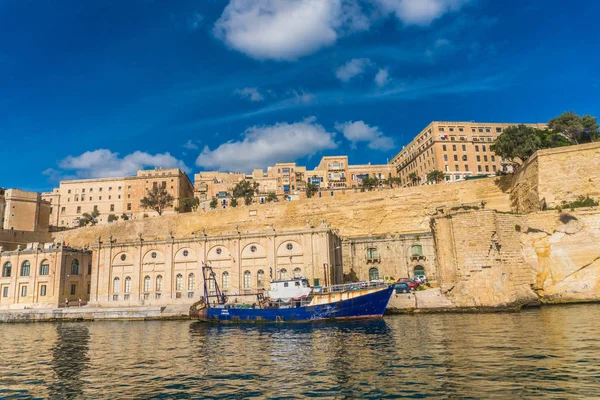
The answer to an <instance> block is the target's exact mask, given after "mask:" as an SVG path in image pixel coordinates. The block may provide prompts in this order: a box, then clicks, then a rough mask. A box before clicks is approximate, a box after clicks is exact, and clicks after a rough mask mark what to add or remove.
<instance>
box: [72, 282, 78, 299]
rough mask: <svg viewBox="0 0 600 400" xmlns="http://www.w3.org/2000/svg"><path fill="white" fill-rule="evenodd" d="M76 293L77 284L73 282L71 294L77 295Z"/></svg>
mask: <svg viewBox="0 0 600 400" xmlns="http://www.w3.org/2000/svg"><path fill="white" fill-rule="evenodd" d="M75 293H77V285H76V284H74V283H73V284H71V296H73V295H75Z"/></svg>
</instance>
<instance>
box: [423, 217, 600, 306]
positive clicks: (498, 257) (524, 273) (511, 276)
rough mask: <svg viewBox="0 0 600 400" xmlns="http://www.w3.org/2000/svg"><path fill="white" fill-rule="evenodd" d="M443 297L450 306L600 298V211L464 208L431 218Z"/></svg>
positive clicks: (556, 301)
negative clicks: (527, 211) (517, 211)
mask: <svg viewBox="0 0 600 400" xmlns="http://www.w3.org/2000/svg"><path fill="white" fill-rule="evenodd" d="M432 227H433V234H434V238H435V243H436V250H437V261H438V265H437V268H438V271H437V277H438V284H439V287H440V289H441V292H442V299H443V300H444V301H446V300H449V301H450V303H451V304H452V306H451V307H448V305H447V304H446V305H444V308H455V307H458V308H462V307H467V308H470V307H483V308H489V307H520V306H522V305H526V304H536V303H538V302H541V303H568V302H579V301H599V300H600V246H598V243H600V209H599V208H597V207H596V208H590V209H579V210H576V211H574V212H571V213H569V214H564V213H562V214H561V213H558V212H556V211H545V212H538V213H532V214H527V215H523V214H503V213H497V212H494V211H472V212H459V213H455V214H451V215H446V216H439V217H436V218H434V220H433V223H432Z"/></svg>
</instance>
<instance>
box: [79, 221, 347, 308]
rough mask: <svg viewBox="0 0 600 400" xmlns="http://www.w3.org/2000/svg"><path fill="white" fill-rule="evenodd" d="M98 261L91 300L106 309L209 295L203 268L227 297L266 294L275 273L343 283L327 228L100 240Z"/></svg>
mask: <svg viewBox="0 0 600 400" xmlns="http://www.w3.org/2000/svg"><path fill="white" fill-rule="evenodd" d="M93 262H94V268H93V271H94V273H93V276H92V289H91V293H92V295H91V300H90V302H91V304H94V305H100V306H130V305H131V306H133V305H177V304H191V303H193V302H195V301H197V300H198V299H200V297H201V296H202V294H203V287H204V282H203V277H202V264H203V263H206V264H208V265H210V266H212V268H213V270H214V271H215V273H216V274H217V279H218V283H219V285H220V288H221V290H223V291H224V292H225V293H227V294H228V295H229V296H235V295H246V294H248V295H250V294H254V293H257V292H258V291H261V290H263V289H266V288H268V284H269V281H270V279H271V276H272V277H273V279H275V278H277V279H285V278H292V277H301V276H302V277H306V278H308V279H309V280H310V282H311V283H312V284H314V285H317V286H318V285H323V284H325V283H326V282H328V283H331V284H335V283H341V282H342V280H343V274H342V257H341V239H340V237H339V236H337V235H336V234H335V233H334V232H333V231H332V230H331V229H330V228H329V227H328V226H327V225H326V224H325V223H322V224H321V226H320V227H317V228H311V227H307V228H305V229H299V230H288V231H276V230H274V229H270V230H268V231H265V232H254V233H252V232H250V233H244V234H242V233H236V234H231V235H221V236H206V235H204V234H201V235H199V236H197V237H195V238H190V239H167V240H161V241H144V240H143V238H142V239H141V240H139V241H136V242H131V243H110V242H107V243H104V242H102V241H100V242H99V243H98V244H97V245H96V246H95V248H94V261H93ZM325 277H326V278H325ZM248 299H250V300H249V301H255V300H254V299H255V297H249V298H248ZM241 301H243V298H241Z"/></svg>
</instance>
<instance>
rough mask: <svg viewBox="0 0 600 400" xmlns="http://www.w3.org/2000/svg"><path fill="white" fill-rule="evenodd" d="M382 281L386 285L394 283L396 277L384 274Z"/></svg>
mask: <svg viewBox="0 0 600 400" xmlns="http://www.w3.org/2000/svg"><path fill="white" fill-rule="evenodd" d="M383 283H387V284H388V285H391V284H392V283H396V279H394V277H393V276H387V275H386V276H384V277H383Z"/></svg>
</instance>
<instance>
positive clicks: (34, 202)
mask: <svg viewBox="0 0 600 400" xmlns="http://www.w3.org/2000/svg"><path fill="white" fill-rule="evenodd" d="M3 192H4V193H3V196H1V197H2V201H0V209H2V211H3V214H2V220H3V225H2V228H3V229H7V230H17V231H29V232H48V227H49V221H50V207H51V205H50V203H49V202H47V201H45V200H43V199H42V197H41V195H40V194H39V193H37V192H27V191H24V190H20V189H8V190H5V191H4V190H3Z"/></svg>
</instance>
